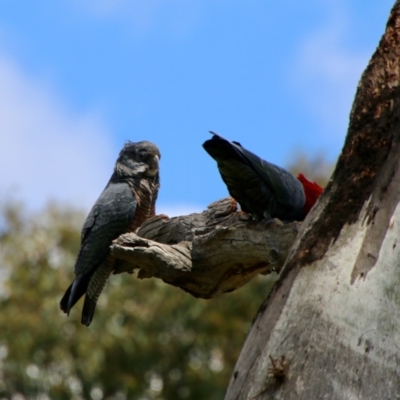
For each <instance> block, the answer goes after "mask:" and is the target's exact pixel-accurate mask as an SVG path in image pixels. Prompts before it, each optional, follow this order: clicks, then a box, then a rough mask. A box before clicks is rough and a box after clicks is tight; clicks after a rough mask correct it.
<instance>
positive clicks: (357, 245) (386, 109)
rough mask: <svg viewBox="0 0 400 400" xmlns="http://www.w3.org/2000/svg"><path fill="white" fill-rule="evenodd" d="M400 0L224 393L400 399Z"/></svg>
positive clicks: (232, 397) (233, 399)
mask: <svg viewBox="0 0 400 400" xmlns="http://www.w3.org/2000/svg"><path fill="white" fill-rule="evenodd" d="M399 82H400V0H398V1H396V3H395V5H394V7H393V9H392V12H391V14H390V18H389V21H388V24H387V28H386V32H385V34H384V36H383V37H382V39H381V42H380V44H379V47H378V49H377V50H376V52H375V54H374V55H373V57H372V59H371V61H370V63H369V65H368V67H367V69H366V70H365V72H364V74H363V75H362V78H361V81H360V83H359V86H358V90H357V94H356V98H355V101H354V104H353V108H352V111H351V115H350V124H349V130H348V134H347V138H346V141H345V146H344V148H343V152H342V154H341V156H340V158H339V161H338V164H337V167H336V170H335V172H334V174H333V177H332V179H331V180H330V182H329V184H328V186H327V188H326V190H325V192H324V193H323V195H322V196H321V198H320V200H319V201H318V203H317V205H316V207H314V209H313V210H312V211H311V214H310V215H309V216H308V217H307V219H306V221H305V222H304V224H303V225H302V227H301V229H300V232H299V234H298V236H297V238H296V241H295V243H294V245H293V247H292V249H291V251H290V254H289V257H288V259H287V261H286V263H285V265H284V267H283V270H282V272H281V275H280V278H279V280H278V282H277V284H276V285H275V287H274V289H273V291H272V292H271V294H270V295H269V297H268V298H267V299H266V301H265V302H264V304H263V305H262V306H261V308H260V310H259V312H258V314H257V316H256V318H255V320H254V323H253V326H252V328H251V331H250V333H249V335H248V337H247V339H246V342H245V344H244V346H243V349H242V352H241V355H240V357H239V359H238V362H237V365H236V367H235V370H234V373H233V375H232V378H231V381H230V384H229V387H228V390H227V394H226V397H225V399H226V400H239V399H252V400H257V399H258V400H259V399H297V400H298V399H300V400H301V399H304V400H306V399H307V400H310V399H311V400H314V399H338V400H343V399H364V400H365V399H371V400H372V399H373V400H377V399H379V400H382V399H400V289H399V286H400V285H399V284H400V244H399V245H398V243H397V242H398V238H399V237H400V207H399V206H398V203H399V200H400V170H399V162H400V91H399Z"/></svg>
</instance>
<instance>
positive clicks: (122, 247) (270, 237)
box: [111, 198, 299, 298]
mask: <svg viewBox="0 0 400 400" xmlns="http://www.w3.org/2000/svg"><path fill="white" fill-rule="evenodd" d="M298 227H299V224H297V223H292V224H285V225H283V224H280V223H278V222H277V223H270V224H265V223H263V222H256V221H254V220H252V219H251V217H250V216H249V215H248V214H245V213H242V212H237V208H236V202H235V201H234V200H233V199H232V198H226V199H223V200H220V201H218V202H215V203H213V204H211V205H210V206H209V207H208V209H207V210H206V211H204V212H203V213H201V214H191V215H187V216H182V217H175V218H168V217H166V216H156V217H154V218H152V219H150V220H148V221H147V222H146V223H144V224H143V225H142V226H141V227H140V229H139V230H138V231H137V232H136V233H128V234H125V235H122V236H120V237H119V238H118V239H117V240H116V241H115V242H114V244H113V245H112V247H111V256H112V257H115V258H116V259H117V262H116V264H115V266H114V269H115V270H114V272H115V273H121V272H129V271H133V270H134V269H139V273H138V277H139V278H150V277H156V278H159V279H162V280H163V281H164V282H166V283H169V284H171V285H174V286H178V287H180V288H181V289H183V290H185V291H186V292H189V293H190V294H192V295H193V296H195V297H202V298H212V297H215V296H218V295H220V294H222V293H225V292H231V291H233V290H235V289H238V288H240V287H241V286H243V285H244V284H246V283H247V282H249V281H250V280H251V279H253V278H254V277H255V276H256V275H258V274H260V273H262V274H268V273H270V272H272V271H277V272H279V270H280V268H281V267H282V265H283V263H284V262H285V260H286V257H287V255H288V252H289V249H290V247H291V245H292V244H293V242H294V240H295V238H296V235H297V232H298Z"/></svg>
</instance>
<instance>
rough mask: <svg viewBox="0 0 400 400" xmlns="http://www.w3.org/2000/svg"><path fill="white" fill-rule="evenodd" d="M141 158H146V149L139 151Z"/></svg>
mask: <svg viewBox="0 0 400 400" xmlns="http://www.w3.org/2000/svg"><path fill="white" fill-rule="evenodd" d="M139 158H140V159H141V160H144V159H145V158H146V152H145V151H139Z"/></svg>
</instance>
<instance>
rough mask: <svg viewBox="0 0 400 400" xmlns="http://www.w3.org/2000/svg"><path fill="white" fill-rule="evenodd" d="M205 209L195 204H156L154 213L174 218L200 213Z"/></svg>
mask: <svg viewBox="0 0 400 400" xmlns="http://www.w3.org/2000/svg"><path fill="white" fill-rule="evenodd" d="M206 208H207V207H201V206H200V205H196V204H175V205H169V204H162V203H161V204H157V208H156V212H157V214H165V215H168V217H176V216H180V215H189V214H193V213H201V212H203V211H204V210H205V209H206Z"/></svg>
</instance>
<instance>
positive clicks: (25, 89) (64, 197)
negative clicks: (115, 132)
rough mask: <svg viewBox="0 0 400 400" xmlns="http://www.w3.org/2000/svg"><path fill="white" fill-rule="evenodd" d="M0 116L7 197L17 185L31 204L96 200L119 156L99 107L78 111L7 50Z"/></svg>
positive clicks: (0, 182)
mask: <svg viewBox="0 0 400 400" xmlns="http://www.w3.org/2000/svg"><path fill="white" fill-rule="evenodd" d="M0 121H1V130H0V142H1V145H0V171H1V178H0V193H2V194H1V198H2V199H4V197H6V196H7V194H10V191H13V192H16V197H17V198H19V199H21V200H23V201H24V202H25V203H26V204H27V205H28V207H30V208H37V207H40V206H42V205H43V204H44V203H46V202H47V201H49V200H57V201H60V202H65V203H71V204H75V205H78V206H83V207H88V206H90V205H91V204H92V203H93V202H94V201H95V200H96V198H97V196H98V195H99V193H100V192H101V190H102V189H103V188H104V186H105V184H106V183H107V180H108V178H109V176H110V175H111V173H112V166H113V163H114V160H115V157H116V154H115V148H114V147H113V145H112V141H111V135H110V132H109V131H108V130H107V129H106V128H105V126H104V124H103V123H102V122H101V120H100V118H99V117H98V116H97V115H96V114H95V113H90V112H88V113H86V114H83V115H82V114H80V115H76V114H74V113H73V112H72V111H70V110H69V109H68V108H67V107H66V106H65V105H63V104H62V101H61V99H60V98H59V97H58V96H57V95H56V94H55V93H54V92H53V91H52V90H51V89H50V88H49V87H48V85H46V84H45V83H41V82H38V81H36V80H35V79H33V78H32V77H29V76H28V75H27V74H26V73H25V72H24V71H23V70H22V69H21V68H20V67H19V66H18V65H17V64H16V63H15V62H14V61H13V60H11V59H10V58H7V57H6V56H4V55H3V54H1V53H0Z"/></svg>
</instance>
